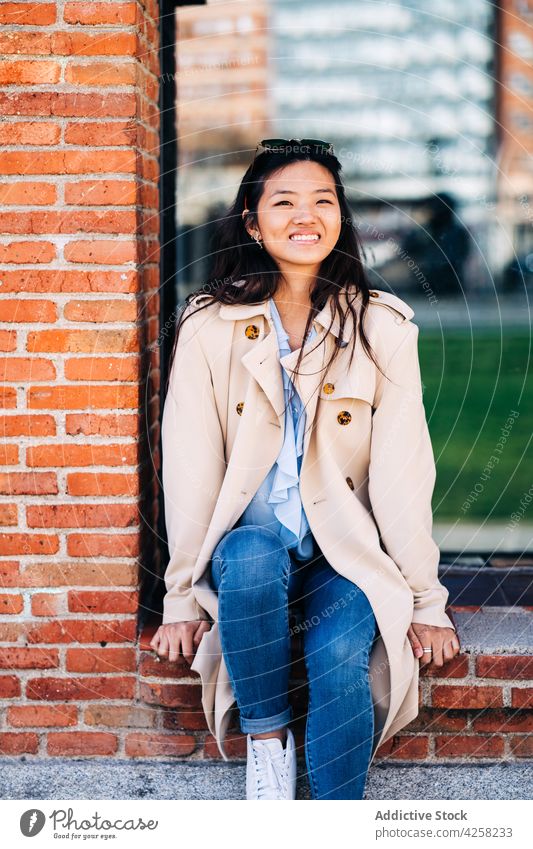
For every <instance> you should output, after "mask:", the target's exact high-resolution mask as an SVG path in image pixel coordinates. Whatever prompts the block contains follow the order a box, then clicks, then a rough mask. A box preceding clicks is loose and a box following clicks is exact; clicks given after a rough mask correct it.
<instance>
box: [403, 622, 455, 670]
mask: <svg viewBox="0 0 533 849" xmlns="http://www.w3.org/2000/svg"><path fill="white" fill-rule="evenodd" d="M407 636H408V637H409V641H410V643H411V646H412V649H413V653H414V656H415V657H418V658H419V659H420V663H421V664H422V666H425V665H426V664H428V663H431V662H433V663H434V664H435V666H444V664H445V663H446V662H447V661H448V660H451V659H452V658H454V657H455V655H456V654H458V653H459V652H460V650H461V643H460V642H459V636H458V634H457V632H456V631H454V630H453V628H440V627H438V626H437V625H422V624H420V623H419V622H413V623H412V624H411V625H410V626H409V629H408V631H407ZM429 648H430V649H431V653H429V652H425V651H423V650H424V649H429Z"/></svg>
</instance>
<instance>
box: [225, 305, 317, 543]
mask: <svg viewBox="0 0 533 849" xmlns="http://www.w3.org/2000/svg"><path fill="white" fill-rule="evenodd" d="M270 313H271V316H272V321H273V323H274V327H275V330H276V334H277V337H278V346H279V357H280V358H282V357H284V356H285V355H286V354H290V353H291V348H290V345H289V336H288V333H287V332H286V331H285V328H284V327H283V325H282V323H281V317H280V314H279V312H278V309H277V307H276V305H275V303H274V300H273V299H272V298H271V299H270ZM314 336H316V330H315V328H314V327H313V326H311V331H310V332H309V335H308V337H307V340H308V341H311V340H312V339H313V338H314ZM280 368H281V374H282V379H283V390H284V396H285V411H286V414H285V432H284V439H283V445H282V446H281V450H280V452H279V455H278V458H277V460H276V462H275V463H274V465H273V466H272V468H271V469H270V471H269V473H268V475H267V476H266V478H265V479H264V481H263V483H262V484H261V486H260V487H259V489H258V491H257V492H256V494H255V495H254V497H253V498H252V500H251V502H250V504H249V505H248V507H247V508H246V510H245V511H244V513H243V514H242V516H241V518H240V520H239V521H238V522H237V525H236V527H237V526H241V525H250V524H253V525H261V526H266V527H268V528H270V529H271V530H273V531H274V532H275V533H277V534H278V536H279V537H280V539H281V541H282V542H283V544H284V546H285V547H286V548H287V549H289V550H292V553H293V556H294V557H296V558H297V559H299V560H307V559H309V558H310V557H312V555H313V538H312V535H311V531H310V528H309V523H308V521H307V516H306V515H305V511H304V509H303V505H302V501H301V498H300V469H301V465H302V458H303V443H304V433H305V426H306V419H307V416H306V413H305V410H304V408H303V405H302V401H301V399H300V396H299V395H298V393H297V392H296V389H294V388H293V389H292V397H291V379H290V377H289V374H288V372H287V371H286V370H285V368H284V367H283V364H282V363H280ZM289 399H290V400H289Z"/></svg>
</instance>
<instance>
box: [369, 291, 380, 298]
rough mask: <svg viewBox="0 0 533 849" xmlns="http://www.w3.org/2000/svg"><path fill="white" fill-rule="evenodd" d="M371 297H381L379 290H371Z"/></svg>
mask: <svg viewBox="0 0 533 849" xmlns="http://www.w3.org/2000/svg"><path fill="white" fill-rule="evenodd" d="M370 297H371V298H379V292H370Z"/></svg>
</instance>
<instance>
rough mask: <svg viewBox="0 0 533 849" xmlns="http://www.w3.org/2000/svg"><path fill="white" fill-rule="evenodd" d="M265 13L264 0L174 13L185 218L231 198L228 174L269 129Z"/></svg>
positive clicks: (237, 171) (216, 2)
mask: <svg viewBox="0 0 533 849" xmlns="http://www.w3.org/2000/svg"><path fill="white" fill-rule="evenodd" d="M266 13H267V4H266V3H265V2H263V0H261V2H253V3H246V2H244V0H232V2H220V0H211V2H209V3H207V4H206V5H202V6H182V7H181V8H179V9H178V10H177V12H176V16H177V21H176V22H177V38H178V49H177V56H176V62H177V67H176V91H177V109H176V114H177V128H178V151H179V159H178V163H179V168H180V174H179V181H180V186H179V188H180V191H179V192H178V198H179V199H180V201H181V202H182V204H183V202H184V199H186V203H187V209H186V213H185V211H184V214H186V218H187V220H189V221H197V222H201V221H202V219H203V218H204V217H205V213H206V208H208V207H211V206H212V205H213V203H214V202H216V201H217V200H223V199H229V198H230V197H231V195H232V193H233V185H231V175H232V172H233V173H234V175H235V177H236V178H237V177H238V176H239V175H242V170H243V166H244V167H246V165H247V164H248V162H249V161H250V159H251V155H252V151H253V150H254V149H255V146H256V143H257V138H258V137H259V138H264V134H265V133H267V132H268V126H269V108H268V98H269V68H268V61H269V60H268V32H267V18H266ZM226 183H227V184H228V185H227V188H224V184H226ZM213 189H215V195H214V194H213Z"/></svg>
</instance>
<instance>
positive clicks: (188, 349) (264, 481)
mask: <svg viewBox="0 0 533 849" xmlns="http://www.w3.org/2000/svg"><path fill="white" fill-rule="evenodd" d="M340 170H341V165H340V162H339V161H338V159H337V158H336V156H335V155H334V151H333V148H332V146H331V145H329V144H328V143H327V142H322V141H317V140H306V139H303V140H294V139H292V140H283V139H275V140H266V141H264V142H262V143H261V145H258V151H256V156H255V158H254V161H253V162H252V164H251V165H250V167H249V168H248V170H247V171H246V173H245V175H244V177H243V180H242V183H241V185H240V187H239V190H238V193H237V197H236V199H235V202H234V204H233V205H232V207H231V209H229V211H228V213H227V215H226V216H225V217H224V219H223V220H222V222H221V223H220V226H219V228H218V233H217V238H216V241H215V244H214V248H213V255H214V263H213V267H212V273H211V275H210V279H209V281H208V283H207V284H206V286H204V287H203V291H202V292H200V293H196V294H195V295H193V296H190V297H189V298H188V302H187V305H186V308H185V310H184V312H183V314H182V315H181V317H180V321H179V322H178V328H177V333H176V342H175V346H174V352H173V361H172V368H171V370H170V377H169V386H168V394H167V398H166V401H165V408H164V415H163V430H162V441H163V487H164V493H165V513H166V523H167V530H168V541H169V550H170V555H171V557H170V562H169V565H168V568H167V572H166V575H165V582H166V589H167V592H166V595H165V599H164V613H163V624H162V625H161V626H160V628H159V629H158V631H157V633H156V634H155V636H154V638H153V641H152V647H153V649H154V651H155V652H156V653H157V655H158V656H160V657H165V658H168V659H169V660H170V661H175V660H177V659H178V656H179V654H180V653H182V654H183V656H184V657H185V658H186V659H187V660H188V662H189V663H191V661H192V663H191V669H193V670H194V671H196V672H198V673H199V675H200V677H201V680H202V705H203V709H204V712H205V716H206V719H207V723H208V727H209V729H210V731H211V732H212V733H213V734H214V736H215V738H216V740H217V744H218V746H219V749H220V752H221V754H222V756H223V757H224V758H225V759H227V755H226V753H225V751H224V748H223V740H224V737H225V733H226V730H227V728H228V725H229V722H230V719H231V711H232V707H233V706H234V704H235V702H236V703H237V706H238V710H239V717H240V728H241V731H242V732H243V733H245V734H246V735H247V772H246V796H247V798H248V799H294V798H295V785H296V758H295V744H294V736H293V733H292V731H291V729H290V728H289V727H288V726H289V723H290V722H291V720H292V719H294V718H295V717H294V716H293V708H292V705H290V704H289V694H288V687H289V676H290V664H291V636H292V635H293V634H294V633H295V632H296V631H298V632H299V633H301V634H302V635H303V642H304V655H305V663H306V668H307V677H308V683H309V707H308V712H307V719H306V733H305V757H306V765H307V770H308V776H309V782H310V788H311V795H312V798H314V799H361V798H363V795H364V789H365V782H366V776H367V773H368V768H369V766H370V764H371V763H372V761H373V759H374V756H375V753H376V750H377V748H378V746H379V745H381V744H382V743H383V742H385V741H386V740H387V739H389V738H390V737H391V736H392V735H393V734H395V733H396V732H397V731H398V730H399V729H400V728H402V727H404V726H405V725H407V724H408V723H409V722H410V721H411V720H412V719H414V717H415V716H416V715H417V713H418V672H419V664H420V663H422V664H426V663H428V662H430V661H432V662H433V663H434V664H435V665H436V666H442V665H443V664H444V663H445V662H446V661H448V660H450V659H451V658H453V657H454V656H455V655H456V654H457V653H458V651H459V650H460V644H459V639H458V637H457V634H456V632H455V627H454V624H453V622H452V620H451V619H450V618H449V616H448V615H447V613H446V601H447V598H448V592H447V590H446V589H445V587H443V586H442V584H441V583H440V582H439V580H438V571H437V570H438V563H439V550H438V547H437V545H436V544H435V542H434V541H433V539H432V536H431V531H432V513H431V497H432V492H433V488H434V483H435V463H434V458H433V452H432V447H431V442H430V438H429V433H428V428H427V423H426V418H425V412H424V406H423V401H422V386H421V378H420V368H419V362H418V349H417V341H418V327H417V325H415V324H413V323H412V322H411V318H412V317H413V315H414V313H413V310H412V309H411V308H410V307H409V306H408V305H407V304H406V303H405V302H404V301H402V300H401V299H400V298H397V297H395V296H394V295H391V294H389V293H387V292H385V291H378V290H373V291H370V290H369V288H368V285H367V282H366V280H365V273H364V269H363V264H362V260H361V248H360V243H359V239H358V234H357V231H356V229H355V227H354V225H353V223H352V221H351V218H350V209H349V207H348V205H347V201H346V198H345V193H344V188H343V185H342V181H341V177H340ZM298 610H299V613H300V616H301V617H302V618H301V619H300V621H299V622H298V624H297V625H295V626H294V627H292V628H291V625H290V622H291V620H290V614H291V613H296V612H297V611H298Z"/></svg>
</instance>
